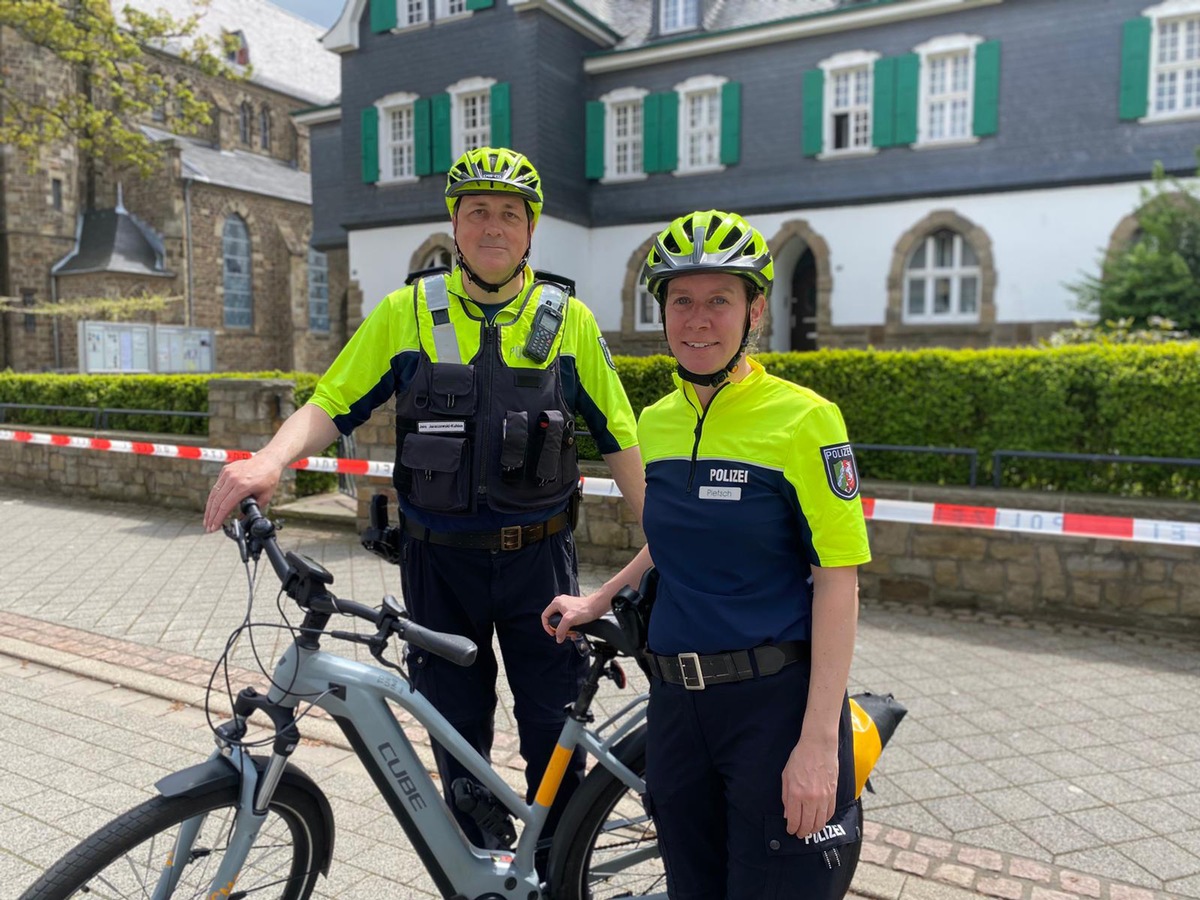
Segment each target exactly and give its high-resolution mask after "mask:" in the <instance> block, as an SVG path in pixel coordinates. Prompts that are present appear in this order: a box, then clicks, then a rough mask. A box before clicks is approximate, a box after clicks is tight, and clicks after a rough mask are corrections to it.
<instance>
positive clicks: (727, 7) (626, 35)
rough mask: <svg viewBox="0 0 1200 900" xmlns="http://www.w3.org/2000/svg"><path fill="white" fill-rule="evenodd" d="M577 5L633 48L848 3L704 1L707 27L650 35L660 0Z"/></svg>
mask: <svg viewBox="0 0 1200 900" xmlns="http://www.w3.org/2000/svg"><path fill="white" fill-rule="evenodd" d="M574 5H575V6H578V7H579V8H580V9H582V10H584V11H586V12H588V13H590V14H591V15H593V16H595V17H596V18H597V19H600V20H601V21H603V22H604V23H605V24H607V25H608V26H609V27H610V28H612V29H613V31H615V32H617V33H618V34H620V35H621V36H622V39H621V41H620V43H619V44H617V46H616V48H615V49H617V50H631V49H633V48H635V47H643V46H646V45H647V44H655V43H658V42H659V41H660V40H662V41H666V40H671V39H675V38H677V37H685V36H691V35H696V34H704V33H712V32H719V31H729V30H730V29H733V28H744V27H747V26H752V25H765V24H767V23H769V22H778V21H780V20H782V19H793V18H796V17H798V16H806V15H812V14H813V13H819V12H825V11H827V10H831V9H836V8H837V7H838V6H845V5H847V4H846V3H845V2H844V0H753V2H747V0H709V2H707V3H705V4H704V6H705V9H704V23H703V25H704V27H703V29H702V30H700V31H685V32H679V33H677V34H676V33H672V34H669V35H665V36H663V37H662V38H661V39H659V38H654V39H652V38H651V33H652V30H653V29H652V26H653V24H654V23H653V21H652V19H653V17H654V15H656V14H657V10H658V3H657V2H655V3H647V2H646V0H574Z"/></svg>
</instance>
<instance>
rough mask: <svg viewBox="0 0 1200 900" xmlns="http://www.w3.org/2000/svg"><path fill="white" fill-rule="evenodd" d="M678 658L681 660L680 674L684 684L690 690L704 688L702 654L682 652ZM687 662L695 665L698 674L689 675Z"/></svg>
mask: <svg viewBox="0 0 1200 900" xmlns="http://www.w3.org/2000/svg"><path fill="white" fill-rule="evenodd" d="M676 659H678V660H679V674H680V676H681V677H682V678H683V686H684V687H685V688H687V689H688V690H689V691H702V690H704V673H703V672H701V671H700V654H699V653H680V654H678V655H677V656H676ZM685 663H691V664H692V665H693V666H694V667H695V669H696V674H695V675H694V676H692V675H688V671H687V666H686V665H685Z"/></svg>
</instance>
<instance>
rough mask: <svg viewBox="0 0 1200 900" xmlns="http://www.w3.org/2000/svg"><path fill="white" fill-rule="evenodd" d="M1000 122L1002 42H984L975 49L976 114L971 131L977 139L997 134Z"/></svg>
mask: <svg viewBox="0 0 1200 900" xmlns="http://www.w3.org/2000/svg"><path fill="white" fill-rule="evenodd" d="M999 120H1000V42H999V41H984V42H983V43H982V44H980V45H979V46H978V47H976V48H975V112H974V114H973V122H972V128H971V131H972V132H973V133H974V134H975V135H976V136H977V137H987V136H988V135H989V134H995V133H996V131H997V129H998V126H999Z"/></svg>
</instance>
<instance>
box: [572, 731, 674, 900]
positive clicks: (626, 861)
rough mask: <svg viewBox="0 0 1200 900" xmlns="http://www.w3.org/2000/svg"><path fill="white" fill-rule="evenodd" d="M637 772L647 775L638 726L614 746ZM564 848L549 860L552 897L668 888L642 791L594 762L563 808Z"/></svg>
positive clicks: (593, 898) (577, 899) (592, 899)
mask: <svg viewBox="0 0 1200 900" xmlns="http://www.w3.org/2000/svg"><path fill="white" fill-rule="evenodd" d="M614 752H615V754H616V756H617V758H618V759H620V760H621V762H623V763H624V764H625V765H627V766H628V767H629V768H630V769H631V770H632V771H633V772H635V773H636V774H637V775H638V776H639V777H644V776H645V774H646V734H645V728H644V727H643V728H642V729H640V730H639V731H637V732H634V734H632V735H630V736H629V737H628V738H627V739H626V740H624V741H622V742H621V744H620V745H618V747H617V748H616V749H615V751H614ZM557 835H558V836H561V838H562V839H563V840H565V842H566V843H565V846H564V848H563V849H562V850H561V851H560V852H559V853H558V854H555V859H552V861H551V882H552V884H553V887H554V897H555V900H599V898H608V897H643V896H647V895H655V894H656V895H660V896H663V897H665V896H666V893H667V879H666V874H665V872H664V870H663V861H662V857H661V855H660V854H659V851H658V835H657V832H656V831H655V828H654V821H653V820H652V819H651V818H650V815H649V814H648V813H647V812H646V806H645V804H644V803H643V802H642V798H641V795H640V794H638V793H637V792H636V791H632V790H630V789H629V788H628V787H626V786H625V784H624V783H622V782H621V781H620V780H618V779H617V778H616V776H614V775H613V774H612V773H611V772H609V771H608V770H607V769H603V768H600V767H596V768H595V769H593V770H592V772H591V773H590V774H589V775H588V777H587V778H586V779H585V780H584V782H583V784H582V785H580V787H579V790H578V791H577V792H576V794H575V796H574V797H572V798H571V803H570V805H569V806H568V807H567V809H566V810H565V811H564V813H563V817H562V821H561V822H560V823H559V826H558V831H557Z"/></svg>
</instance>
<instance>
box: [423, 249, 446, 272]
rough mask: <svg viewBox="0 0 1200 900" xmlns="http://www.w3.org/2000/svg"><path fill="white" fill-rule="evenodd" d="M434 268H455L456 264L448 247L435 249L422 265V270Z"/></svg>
mask: <svg viewBox="0 0 1200 900" xmlns="http://www.w3.org/2000/svg"><path fill="white" fill-rule="evenodd" d="M434 266H445V267H446V268H447V269H453V268H454V262H453V260H452V259H451V258H450V249H449V248H448V247H434V248H433V249H432V250H430V251H429V254H428V255H427V256H426V257H425V259H424V260H423V261H422V263H421V268H422V269H432V268H433V267H434Z"/></svg>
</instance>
